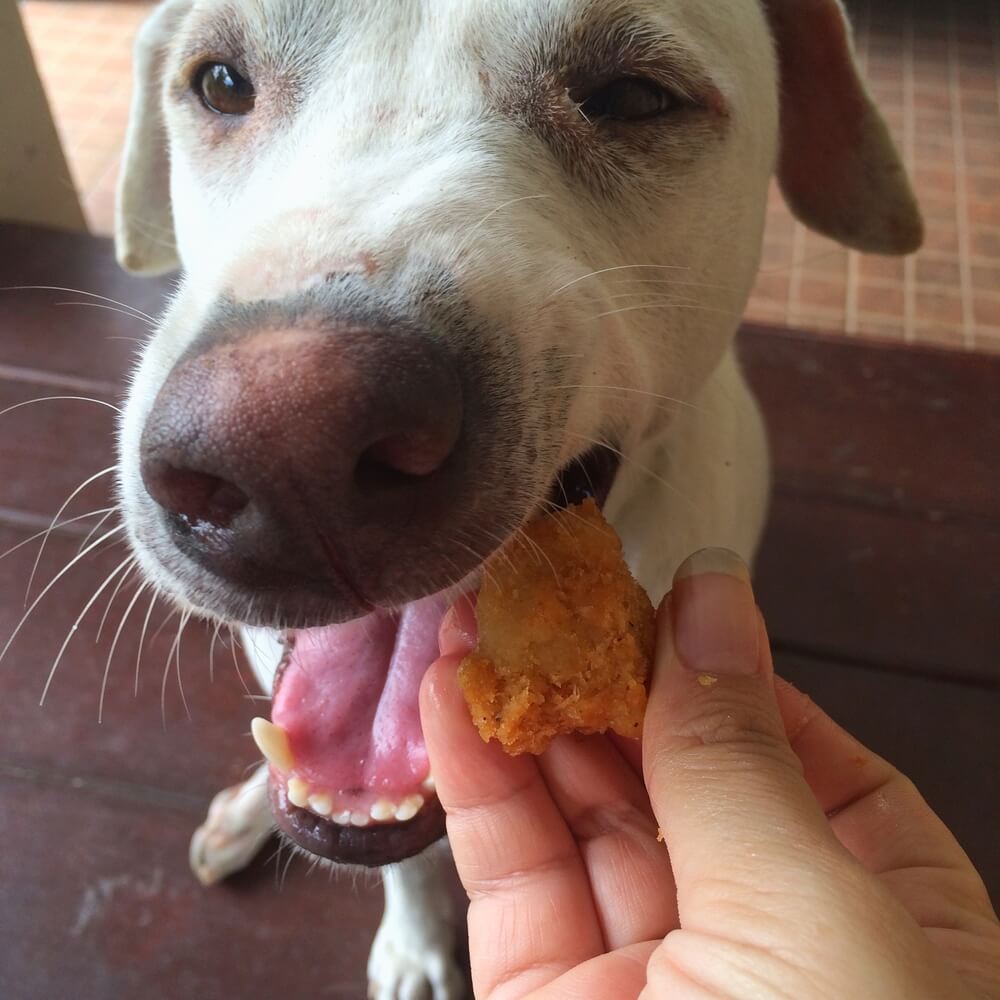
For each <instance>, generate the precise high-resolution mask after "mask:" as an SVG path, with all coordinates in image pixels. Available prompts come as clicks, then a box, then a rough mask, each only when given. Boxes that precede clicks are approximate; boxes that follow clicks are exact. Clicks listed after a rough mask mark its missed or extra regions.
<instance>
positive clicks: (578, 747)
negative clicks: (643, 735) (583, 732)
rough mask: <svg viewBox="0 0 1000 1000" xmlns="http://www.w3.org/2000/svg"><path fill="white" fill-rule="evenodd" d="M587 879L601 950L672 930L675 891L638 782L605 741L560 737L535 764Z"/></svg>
mask: <svg viewBox="0 0 1000 1000" xmlns="http://www.w3.org/2000/svg"><path fill="white" fill-rule="evenodd" d="M538 766H539V768H540V770H541V772H542V776H543V777H544V779H545V783H546V784H547V785H548V788H549V791H550V793H551V794H552V798H553V799H554V801H555V803H556V805H557V807H558V808H559V811H560V813H562V815H563V817H564V818H565V821H566V824H567V825H568V827H569V829H570V831H571V833H572V834H573V836H574V838H575V839H576V843H577V846H578V849H579V851H580V854H581V856H582V858H583V862H584V864H585V865H586V868H587V874H588V876H589V879H590V887H591V893H592V895H593V898H594V906H595V909H596V911H597V917H598V919H599V921H600V924H601V929H602V931H603V934H604V943H605V946H606V948H607V949H608V950H615V949H617V948H622V947H624V946H626V945H632V944H635V943H637V942H640V941H650V940H653V939H654V938H656V939H659V938H662V937H664V936H665V935H666V934H668V933H669V932H670V931H671V930H674V929H676V928H677V927H678V921H677V889H676V886H675V885H674V879H673V874H672V872H671V871H670V859H669V856H668V854H667V851H666V848H665V846H664V845H663V844H662V843H660V842H659V840H658V828H657V823H656V820H655V818H654V817H653V813H652V810H651V809H650V806H649V799H648V797H647V795H646V789H645V786H644V785H643V783H642V779H641V778H640V777H639V776H638V774H636V772H635V770H633V768H632V766H631V765H630V764H629V763H628V762H627V761H626V760H625V759H624V758H623V757H622V756H621V754H620V753H619V752H618V750H617V749H616V748H615V746H614V744H613V743H612V742H611V741H610V740H609V739H607V738H605V737H600V736H591V737H562V738H560V739H557V740H556V741H555V742H554V743H553V744H552V746H551V747H550V748H549V750H548V751H546V753H544V754H543V755H542V756H541V757H540V758H539V761H538Z"/></svg>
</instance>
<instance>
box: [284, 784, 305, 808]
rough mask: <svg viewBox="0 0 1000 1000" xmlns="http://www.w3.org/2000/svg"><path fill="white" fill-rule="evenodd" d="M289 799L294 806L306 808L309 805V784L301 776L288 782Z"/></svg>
mask: <svg viewBox="0 0 1000 1000" xmlns="http://www.w3.org/2000/svg"><path fill="white" fill-rule="evenodd" d="M288 801H289V802H291V804H292V805H293V806H298V807H299V808H300V809H305V807H306V806H307V805H309V784H308V782H305V781H303V780H302V779H301V778H292V779H290V780H289V782H288Z"/></svg>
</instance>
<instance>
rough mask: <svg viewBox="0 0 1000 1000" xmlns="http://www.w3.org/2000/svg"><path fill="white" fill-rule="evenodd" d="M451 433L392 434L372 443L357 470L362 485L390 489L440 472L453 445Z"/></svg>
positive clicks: (360, 459)
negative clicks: (444, 434) (443, 434)
mask: <svg viewBox="0 0 1000 1000" xmlns="http://www.w3.org/2000/svg"><path fill="white" fill-rule="evenodd" d="M454 445H455V441H454V439H453V437H452V436H450V435H449V436H447V437H445V436H441V435H436V434H432V433H428V432H426V431H407V432H404V433H401V434H392V435H389V436H388V437H384V438H382V439H381V440H379V441H376V442H375V443H374V444H372V445H369V446H368V447H367V448H366V449H365V450H364V452H363V453H362V454H361V457H360V458H359V459H358V464H357V466H356V467H355V470H354V478H355V481H356V482H357V483H358V485H359V486H361V487H362V488H365V487H376V488H378V487H381V488H387V487H388V488H391V487H394V486H401V485H404V484H406V483H410V482H412V481H413V480H415V479H423V478H426V477H427V476H430V475H432V474H433V473H435V472H437V471H438V469H440V468H441V466H443V465H444V463H445V462H446V461H447V460H448V456H449V455H451V453H452V449H453V448H454Z"/></svg>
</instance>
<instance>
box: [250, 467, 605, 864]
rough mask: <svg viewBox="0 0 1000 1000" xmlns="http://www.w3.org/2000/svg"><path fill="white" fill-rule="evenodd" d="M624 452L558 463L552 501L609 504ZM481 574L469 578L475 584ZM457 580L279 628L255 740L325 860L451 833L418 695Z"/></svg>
mask: <svg viewBox="0 0 1000 1000" xmlns="http://www.w3.org/2000/svg"><path fill="white" fill-rule="evenodd" d="M617 469H618V457H617V453H616V452H614V451H613V450H611V449H609V448H595V449H593V450H592V451H591V452H588V453H587V454H586V455H585V456H583V457H582V458H580V459H577V460H575V461H574V462H573V463H572V464H571V465H570V466H568V467H566V468H565V469H563V471H562V472H561V473H560V474H559V476H558V477H557V478H556V480H555V481H554V483H553V487H552V492H551V495H550V501H551V502H552V503H553V504H556V505H558V506H569V505H572V504H575V503H578V502H580V501H581V500H583V499H584V498H586V497H594V498H595V499H596V500H597V501H598V502H599V503H601V504H603V503H604V501H605V500H606V498H607V496H608V493H609V492H610V490H611V486H612V484H613V482H614V478H615V475H616V473H617ZM477 576H478V573H477V574H473V575H472V576H470V577H468V578H467V580H466V586H465V590H466V591H472V590H474V589H475V585H476V583H475V580H476V577H477ZM460 593H461V589H456V588H451V589H449V590H447V591H441V592H439V593H437V594H432V595H430V596H427V597H422V598H420V599H418V600H414V601H411V602H409V603H407V604H405V605H403V606H402V607H400V608H397V609H394V610H392V611H386V610H381V609H377V610H375V611H374V612H371V613H369V614H367V615H365V616H364V617H362V618H357V619H355V620H353V621H348V622H343V623H340V624H334V625H325V626H318V627H314V628H306V629H298V630H290V631H285V632H282V633H280V638H281V642H282V645H283V647H284V654H283V656H282V660H281V663H280V664H279V667H278V670H277V672H276V674H275V680H274V689H273V693H272V712H271V720H270V722H268V721H266V720H262V719H261V720H256V721H255V723H254V736H255V738H256V739H257V743H258V746H259V747H260V749H261V751H262V752H263V753H264V755H265V757H266V758H267V759H268V761H269V764H270V768H269V795H270V800H271V805H272V809H273V811H274V814H275V818H276V820H277V824H278V827H279V829H280V830H281V832H282V833H283V834H284V836H286V837H287V838H288V839H289V840H291V841H292V842H293V843H295V844H296V845H297V846H298V847H300V848H302V849H303V850H305V851H308V852H309V853H311V854H314V855H317V856H319V857H322V858H326V859H328V860H330V861H334V862H338V863H341V864H349V865H362V866H370V867H374V866H381V865H386V864H393V863H395V862H399V861H402V860H403V859H405V858H408V857H411V856H413V855H416V854H419V853H420V852H422V851H423V850H425V849H426V848H427V847H428V846H430V845H431V844H432V843H434V842H435V841H436V840H438V839H440V838H441V837H442V836H443V835H444V833H445V823H444V812H443V810H442V808H441V806H440V803H439V802H438V800H437V798H436V795H435V792H434V779H433V776H432V774H431V771H430V764H429V760H428V757H427V750H426V746H425V744H424V738H423V732H422V729H421V726H420V716H419V708H418V695H419V689H420V683H421V681H422V679H423V675H424V673H425V672H426V670H427V668H428V667H429V666H430V664H431V663H432V662H433V661H434V660H435V659H436V657H437V655H438V645H437V635H438V629H439V626H440V623H441V619H442V617H443V615H444V613H445V612H446V611H447V609H448V607H449V606H450V604H452V603H453V602H454V600H455V599H456V598H457V597H458V596H459V594H460Z"/></svg>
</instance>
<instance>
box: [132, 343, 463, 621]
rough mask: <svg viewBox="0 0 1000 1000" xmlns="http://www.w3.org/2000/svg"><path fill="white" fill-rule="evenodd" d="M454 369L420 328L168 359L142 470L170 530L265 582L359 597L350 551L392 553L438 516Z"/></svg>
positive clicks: (221, 572)
mask: <svg viewBox="0 0 1000 1000" xmlns="http://www.w3.org/2000/svg"><path fill="white" fill-rule="evenodd" d="M462 432H463V401H462V386H461V380H460V379H459V377H458V374H457V371H456V366H455V364H454V362H453V360H452V359H451V358H450V357H449V356H448V355H447V354H446V352H445V351H444V350H443V349H442V348H441V347H439V346H437V345H436V343H435V342H434V341H433V340H432V339H431V338H430V337H428V336H422V335H419V334H417V333H412V332H407V333H398V332H393V331H391V330H380V329H370V328H363V329H359V328H350V329H341V330H336V329H334V330H330V329H316V330H312V329H298V328H295V329H280V330H273V329H272V330H264V331H260V332H255V333H251V334H246V335H243V336H240V337H237V338H233V339H228V340H223V341H221V342H218V343H216V344H215V345H214V346H210V347H208V348H207V349H206V350H204V351H203V352H201V353H198V354H195V355H192V356H190V357H188V358H186V359H182V360H181V361H180V362H178V364H177V365H176V366H175V367H174V370H173V371H172V372H171V374H170V376H169V377H168V378H167V381H166V382H165V383H164V385H163V387H162V389H161V390H160V392H159V395H158V396H157V398H156V400H155V402H154V404H153V408H152V410H151V412H150V414H149V417H148V418H147V421H146V425H145V428H144V432H143V436H142V441H141V466H140V467H141V474H142V478H143V482H144V483H145V486H146V489H147V491H148V493H149V495H150V496H151V497H152V498H153V500H155V501H156V503H157V504H159V506H160V507H162V508H163V509H164V510H165V511H166V512H167V514H168V515H169V518H168V521H169V523H170V526H171V530H172V532H173V536H174V539H175V541H177V543H178V544H179V545H180V547H181V548H182V549H183V550H184V551H186V552H187V553H188V555H190V556H192V557H193V558H195V559H196V560H197V561H198V562H199V563H201V564H202V565H203V566H204V567H205V568H207V569H210V570H212V571H213V572H214V573H216V574H217V575H218V576H220V577H222V578H224V579H228V580H231V581H233V582H236V583H240V584H243V585H246V586H250V587H253V588H257V589H260V588H262V587H264V588H272V589H273V588H275V587H286V588H287V586H288V585H289V581H291V580H297V581H299V582H300V583H301V582H302V581H303V580H305V581H312V584H315V585H316V587H319V588H320V589H322V588H333V589H336V588H338V587H339V588H340V589H341V590H344V589H345V588H346V590H347V591H348V592H349V594H350V595H351V596H352V597H353V598H356V599H357V601H356V603H361V604H362V605H363V604H364V603H365V601H364V598H363V595H364V594H365V591H366V581H365V579H364V567H363V566H359V560H357V559H355V558H354V557H353V555H352V553H354V552H355V551H356V550H357V549H358V546H359V544H360V543H362V542H363V547H364V549H365V551H367V552H371V551H372V550H381V551H382V552H383V553H384V554H385V558H387V559H389V558H391V553H392V550H393V545H394V543H395V542H397V541H398V540H399V539H400V537H401V536H402V535H403V534H404V533H406V532H412V531H420V530H421V525H425V524H427V523H428V521H429V519H431V520H440V519H441V518H442V517H443V515H444V510H445V508H446V507H447V506H448V504H449V503H450V502H451V499H452V497H453V492H454V486H455V477H456V476H457V475H458V474H459V466H461V464H462V462H461V452H462V447H461V443H462V436H463V434H462Z"/></svg>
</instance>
